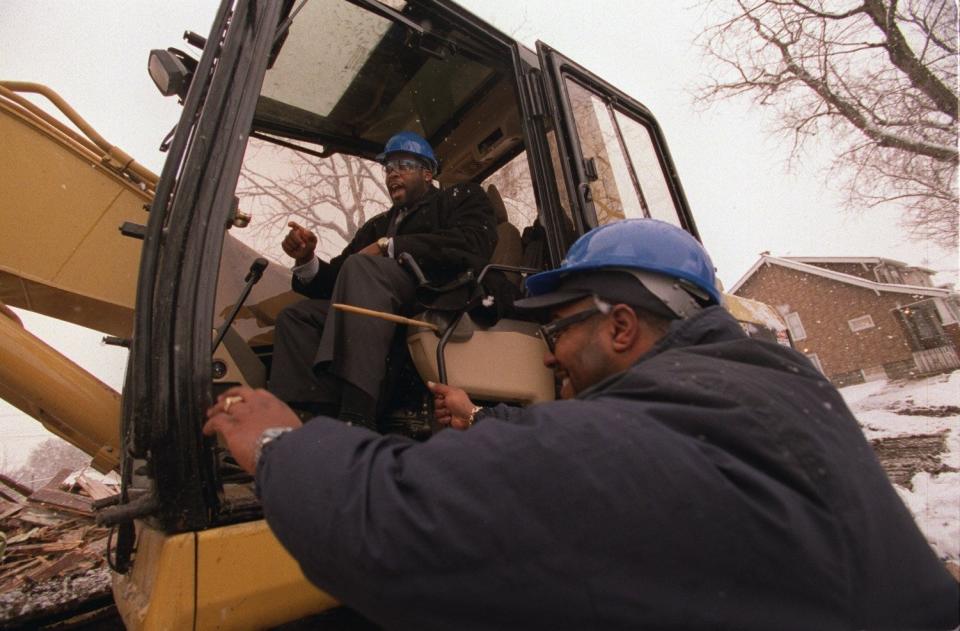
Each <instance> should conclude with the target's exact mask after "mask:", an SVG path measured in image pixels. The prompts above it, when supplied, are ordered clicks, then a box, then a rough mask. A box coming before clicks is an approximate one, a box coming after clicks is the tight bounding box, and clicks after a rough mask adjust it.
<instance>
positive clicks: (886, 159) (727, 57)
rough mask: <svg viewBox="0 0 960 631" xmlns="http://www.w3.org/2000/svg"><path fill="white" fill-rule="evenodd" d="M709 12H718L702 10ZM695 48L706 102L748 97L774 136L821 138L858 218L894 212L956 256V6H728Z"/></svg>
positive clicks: (887, 1) (798, 1) (947, 1)
mask: <svg viewBox="0 0 960 631" xmlns="http://www.w3.org/2000/svg"><path fill="white" fill-rule="evenodd" d="M704 6H705V9H706V10H710V11H714V10H716V7H717V4H715V3H710V4H709V5H706V4H705V5H704ZM724 6H730V7H732V9H733V10H732V12H731V13H728V14H726V15H724V16H723V17H722V18H719V19H718V20H717V21H716V23H715V26H712V27H711V28H709V29H707V30H706V31H705V32H704V33H703V34H701V36H700V40H699V41H700V43H701V44H702V45H703V47H704V48H705V50H706V52H707V54H708V55H709V56H710V57H712V58H713V59H714V60H715V61H716V62H717V68H716V72H715V74H714V75H713V77H714V78H713V79H712V80H711V82H710V84H709V85H707V86H706V87H704V88H703V89H702V90H701V92H700V94H699V98H700V99H701V100H702V101H703V102H711V101H714V100H718V99H722V98H728V97H733V96H738V95H747V96H749V97H751V98H752V99H753V100H754V101H755V102H756V103H758V104H760V105H764V106H771V107H774V108H776V110H777V112H778V113H779V121H780V123H779V128H778V130H777V131H778V132H780V133H783V134H786V135H787V136H789V137H792V140H793V153H792V155H793V156H794V157H796V156H797V155H798V149H799V148H800V147H801V146H802V145H803V143H804V141H805V140H806V139H808V138H810V137H812V136H815V135H818V134H820V133H821V132H829V133H830V134H832V136H831V137H832V138H833V139H835V141H836V144H835V147H836V159H835V164H834V166H835V167H840V168H836V172H837V173H841V174H842V177H844V184H845V187H846V190H847V192H848V194H849V200H850V202H851V204H852V205H854V206H855V207H861V208H863V207H871V206H875V205H878V204H882V203H891V202H892V203H899V204H901V205H902V207H903V208H904V210H905V213H904V218H903V225H904V227H905V228H906V229H907V230H908V231H909V232H910V234H911V235H912V236H913V237H914V238H917V239H932V240H934V241H935V242H937V243H939V244H940V245H942V246H945V247H956V245H957V220H958V199H957V163H958V154H957V139H958V136H957V59H958V57H957V5H956V4H955V2H954V0H805V1H804V0H735V2H733V3H730V4H729V5H724Z"/></svg>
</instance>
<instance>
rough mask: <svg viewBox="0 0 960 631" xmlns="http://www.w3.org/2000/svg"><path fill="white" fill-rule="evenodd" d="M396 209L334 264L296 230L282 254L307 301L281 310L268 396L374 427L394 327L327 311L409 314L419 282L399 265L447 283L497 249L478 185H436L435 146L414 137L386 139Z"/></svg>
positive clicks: (308, 412)
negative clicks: (408, 263)
mask: <svg viewBox="0 0 960 631" xmlns="http://www.w3.org/2000/svg"><path fill="white" fill-rule="evenodd" d="M377 160H378V161H379V162H381V163H382V164H383V169H384V177H385V182H386V186H387V190H388V191H389V193H390V198H391V200H392V201H393V206H392V207H391V208H390V209H389V210H388V211H387V212H385V213H381V214H379V215H377V216H376V217H373V218H372V219H370V220H369V221H367V222H366V223H365V224H364V225H363V226H361V227H360V229H359V230H358V231H357V234H356V236H355V237H354V238H353V240H352V241H351V242H350V243H349V244H348V245H347V247H346V248H345V249H344V250H343V253H342V254H340V255H339V256H337V257H336V258H334V259H333V260H331V261H330V262H329V263H327V262H324V261H321V260H320V259H318V258H317V257H316V255H315V254H314V250H315V249H316V246H317V237H316V235H315V234H313V233H312V232H310V231H309V230H307V229H305V228H303V227H302V226H299V225H297V224H296V223H291V224H290V228H291V229H290V232H289V233H288V234H287V236H286V238H284V240H283V244H282V245H283V249H284V251H285V252H286V253H287V254H288V255H289V256H290V257H292V258H293V259H294V260H295V261H296V266H295V267H294V268H293V272H294V273H293V289H294V291H296V292H298V293H301V294H304V295H306V296H307V297H309V298H311V299H312V300H304V301H302V302H298V303H296V304H294V305H292V306H290V307H287V308H286V309H284V310H283V311H282V312H280V315H279V317H278V318H277V325H276V330H275V333H274V354H273V365H272V369H271V374H270V391H271V392H273V393H274V394H276V395H277V396H278V397H279V398H281V399H283V400H284V401H286V402H287V403H289V404H290V405H291V406H293V407H294V408H296V409H297V410H298V411H300V412H301V414H302V415H303V416H304V417H305V418H310V417H312V416H316V415H318V414H321V413H322V414H326V415H329V416H338V417H339V418H340V419H341V420H344V421H347V422H350V423H353V424H357V425H363V426H365V427H368V428H370V429H377V427H376V417H377V411H378V406H379V403H380V401H379V396H380V393H381V390H382V387H383V380H384V376H385V374H386V366H387V364H386V362H387V355H388V353H389V350H390V345H391V343H392V341H393V337H394V332H395V329H396V325H395V324H393V323H392V322H388V321H385V320H381V319H378V318H370V317H365V316H358V315H354V314H345V313H343V312H340V311H337V312H334V313H330V312H329V311H330V303H331V302H335V303H337V302H341V303H346V304H350V305H354V306H358V307H364V308H367V309H372V310H374V311H386V312H390V313H396V314H402V315H410V314H411V312H413V311H416V310H417V309H416V306H415V303H416V301H415V290H416V288H417V284H416V282H415V281H414V277H413V275H412V274H411V273H410V271H409V270H406V269H404V268H403V267H401V266H400V264H399V263H398V262H397V258H398V257H399V256H400V255H401V254H403V253H408V254H410V255H411V256H413V258H414V260H416V261H417V263H419V265H420V267H421V268H422V270H423V272H424V274H425V275H426V276H427V278H428V279H429V280H430V281H432V282H435V283H444V282H446V281H449V280H452V279H454V278H456V276H457V275H458V274H460V273H461V272H464V271H466V270H467V269H473V270H474V271H475V273H479V272H480V270H481V268H482V267H483V266H484V265H486V264H487V263H488V262H489V260H490V255H491V254H492V253H493V250H494V247H495V246H496V243H497V231H496V219H495V218H494V213H493V208H492V207H491V206H490V202H489V200H488V199H487V196H486V194H485V193H484V192H483V190H482V189H481V188H480V187H479V186H476V185H472V184H464V185H456V186H452V187H450V188H448V189H445V190H443V191H440V190H438V189H437V188H436V187H435V186H434V185H433V176H434V174H435V173H436V172H437V159H436V157H435V156H434V153H433V148H431V147H430V145H429V143H427V141H426V140H424V139H423V138H422V137H421V136H419V135H417V134H415V133H413V132H400V133H399V134H396V135H395V136H393V137H392V138H390V140H389V141H387V144H386V147H384V151H383V153H382V154H380V155H379V156H378V157H377Z"/></svg>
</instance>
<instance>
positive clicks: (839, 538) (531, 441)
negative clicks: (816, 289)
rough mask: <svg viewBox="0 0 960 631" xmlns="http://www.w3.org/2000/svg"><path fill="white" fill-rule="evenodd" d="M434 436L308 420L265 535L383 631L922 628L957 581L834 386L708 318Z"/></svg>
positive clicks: (288, 460)
mask: <svg viewBox="0 0 960 631" xmlns="http://www.w3.org/2000/svg"><path fill="white" fill-rule="evenodd" d="M494 412H495V414H497V415H499V416H501V417H503V418H491V417H486V418H483V419H482V420H481V421H480V422H478V423H477V424H476V425H475V426H474V427H473V428H471V429H470V430H469V431H466V432H457V431H452V430H448V431H444V432H441V433H439V434H438V435H436V436H435V437H433V438H431V439H430V440H429V441H427V442H426V443H420V444H418V443H414V442H412V441H409V440H405V439H403V438H400V437H396V436H377V435H375V434H373V433H371V432H368V431H365V430H363V429H361V428H356V427H346V426H344V425H343V424H342V423H337V422H335V421H331V420H327V419H316V420H314V421H312V422H311V423H308V424H307V425H306V426H304V427H303V428H302V429H299V430H297V431H295V432H292V433H289V434H286V435H285V436H283V437H281V438H280V439H279V440H277V441H275V442H274V443H272V444H271V445H270V446H268V449H267V450H265V453H264V457H263V460H262V461H261V464H260V468H259V471H258V476H257V481H258V484H259V486H260V490H261V496H262V501H263V506H264V510H265V513H266V517H267V521H268V522H269V524H270V527H271V528H272V529H273V531H274V532H275V533H276V534H277V536H278V537H279V539H280V541H281V542H282V543H283V544H284V546H286V548H287V549H288V550H290V552H291V553H292V554H293V556H294V557H295V558H296V559H297V560H298V561H299V562H300V565H301V567H302V568H303V570H304V573H305V574H306V575H307V577H308V578H310V580H311V581H313V582H314V583H316V584H317V585H318V586H320V587H321V588H323V589H325V590H327V591H328V592H329V593H331V594H332V595H333V596H335V597H337V598H338V599H340V600H341V602H344V603H346V604H348V605H350V606H351V607H354V608H355V609H357V610H358V611H360V612H361V613H363V614H364V615H366V616H368V617H369V618H371V619H373V620H374V621H376V622H378V623H380V624H382V625H384V626H385V627H387V628H390V629H507V628H515V629H668V628H669V629H762V630H771V629H777V630H785V629H798V630H801V629H802V630H804V631H810V630H813V629H816V630H818V631H824V630H831V629H930V628H951V627H953V626H954V625H956V624H957V622H958V621H957V615H958V614H957V602H958V600H957V598H958V592H957V584H956V582H954V581H953V580H952V579H951V577H950V576H949V574H947V572H946V571H945V569H944V567H943V565H942V564H941V563H940V562H939V560H938V559H937V558H936V557H935V555H934V554H933V553H932V551H931V549H930V547H929V546H928V545H927V543H926V541H925V540H924V537H923V536H922V534H921V533H920V531H919V530H918V529H917V527H916V525H915V524H914V521H913V519H912V517H911V515H910V514H909V512H908V511H907V509H906V508H905V507H904V505H903V503H902V502H901V500H900V499H899V497H898V496H897V494H896V492H895V491H894V489H893V487H892V486H891V485H890V483H889V482H888V480H887V478H886V476H885V474H884V472H883V470H882V469H881V468H880V465H879V463H878V461H877V459H876V457H875V456H874V454H873V452H872V450H871V448H870V445H869V444H867V442H866V440H865V439H864V437H863V434H862V433H861V431H860V428H859V426H858V425H857V422H856V420H855V419H854V418H853V416H852V415H851V413H850V412H849V410H848V409H847V407H846V405H845V404H844V402H843V399H842V398H841V397H840V394H839V393H838V392H837V390H836V389H835V388H834V387H833V386H831V385H830V383H829V382H828V381H826V380H825V379H824V377H823V376H822V375H821V374H820V373H819V372H817V370H816V369H814V368H813V366H811V364H810V363H809V362H808V361H807V360H806V358H804V357H803V356H801V355H800V354H799V353H796V352H794V351H792V350H789V349H786V348H784V347H781V346H778V345H775V344H768V343H764V342H758V341H756V340H750V339H747V338H746V337H745V336H744V335H743V334H742V332H741V331H740V327H739V325H738V324H737V322H736V321H734V320H733V318H732V317H731V316H730V315H729V314H728V313H727V312H726V311H724V310H722V309H721V308H719V307H714V308H710V309H708V310H706V311H705V312H704V313H702V314H700V315H699V316H696V317H694V318H692V319H690V320H688V321H686V322H684V323H680V324H678V325H675V326H674V328H673V329H672V330H671V332H670V333H669V334H668V336H667V337H666V338H664V339H663V340H661V342H660V343H659V344H658V345H657V346H656V347H655V348H654V349H652V350H651V351H650V352H649V353H647V354H646V355H645V356H644V357H642V358H641V359H640V360H639V361H638V362H637V363H636V364H635V365H634V366H633V367H632V368H630V369H629V370H627V371H625V372H623V373H620V374H619V375H616V376H614V377H611V378H609V379H608V380H606V381H604V382H602V383H601V384H597V385H596V386H594V387H593V388H592V389H590V390H589V391H586V392H584V393H582V394H581V395H580V396H579V397H578V399H576V400H571V401H558V402H553V403H546V404H541V405H535V406H532V407H530V408H528V409H526V410H520V409H517V408H512V409H511V408H506V407H504V406H501V407H498V408H496V409H495V410H494Z"/></svg>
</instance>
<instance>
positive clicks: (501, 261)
mask: <svg viewBox="0 0 960 631" xmlns="http://www.w3.org/2000/svg"><path fill="white" fill-rule="evenodd" d="M487 198H489V200H490V205H491V206H493V212H494V215H495V216H496V218H497V247H496V249H494V251H493V255H492V256H491V257H490V262H491V263H493V264H495V265H512V266H513V267H520V266H521V264H522V262H523V245H522V244H521V242H520V231H519V230H517V227H516V226H514V225H513V224H512V223H510V218H509V217H508V216H507V207H506V206H505V205H504V203H503V197H501V196H500V191H498V190H497V187H496V185H494V184H491V185H489V186H488V187H487ZM510 276H516V275H515V274H511V275H510ZM511 280H513V279H512V278H511ZM515 282H516V284H517V285H519V276H518V277H517V279H516V281H515Z"/></svg>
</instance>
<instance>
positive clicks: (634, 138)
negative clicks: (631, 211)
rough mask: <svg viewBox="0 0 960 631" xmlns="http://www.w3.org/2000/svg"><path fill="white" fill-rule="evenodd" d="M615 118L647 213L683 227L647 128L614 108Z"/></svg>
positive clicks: (651, 136)
mask: <svg viewBox="0 0 960 631" xmlns="http://www.w3.org/2000/svg"><path fill="white" fill-rule="evenodd" d="M614 117H615V119H616V122H617V125H618V126H619V127H620V133H621V134H622V135H623V144H624V145H625V146H626V148H627V154H628V155H629V157H630V162H631V163H632V164H633V169H634V172H635V173H636V175H637V180H638V182H639V184H640V190H641V192H642V195H643V201H644V202H646V207H647V210H648V211H649V215H650V216H651V217H653V218H654V219H661V220H663V221H666V222H668V223H672V224H673V225H675V226H678V227H680V228H682V227H683V226H682V225H681V223H680V216H679V213H678V211H677V207H676V205H675V204H674V202H673V196H672V195H671V194H670V189H669V188H668V187H667V180H666V176H665V175H664V173H663V167H661V166H660V159H659V158H658V157H657V151H656V148H655V145H654V140H653V135H652V134H651V132H650V128H648V127H647V126H646V125H644V124H643V123H641V122H640V121H637V120H635V119H633V118H631V117H629V116H627V115H626V114H624V113H623V112H620V111H616V112H615V113H614Z"/></svg>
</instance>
